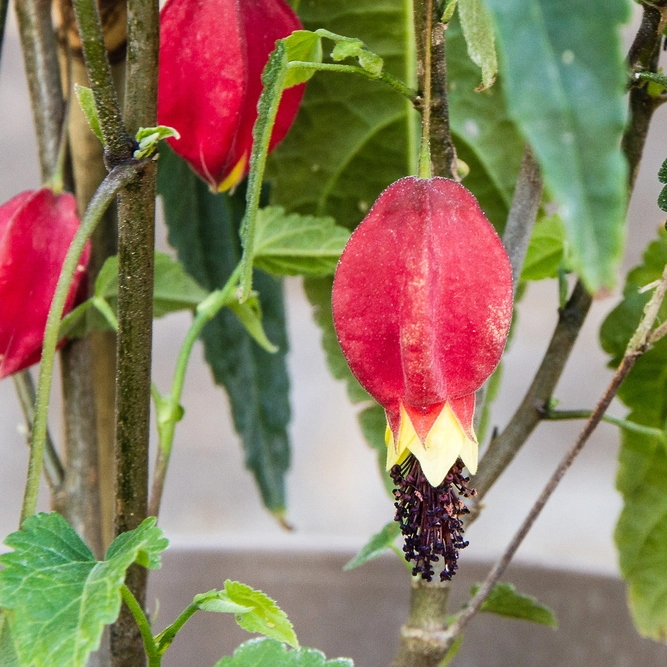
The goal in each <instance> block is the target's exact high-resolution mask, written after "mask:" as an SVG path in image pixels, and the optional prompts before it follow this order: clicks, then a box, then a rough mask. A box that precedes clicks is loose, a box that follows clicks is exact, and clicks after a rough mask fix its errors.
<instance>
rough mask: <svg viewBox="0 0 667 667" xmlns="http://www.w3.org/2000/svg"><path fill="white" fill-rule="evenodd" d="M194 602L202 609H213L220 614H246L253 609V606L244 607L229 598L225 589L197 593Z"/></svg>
mask: <svg viewBox="0 0 667 667" xmlns="http://www.w3.org/2000/svg"><path fill="white" fill-rule="evenodd" d="M193 602H194V604H196V605H197V608H198V609H201V610H202V611H212V612H216V613H218V614H245V613H246V612H249V611H252V607H244V606H243V605H240V604H236V602H232V601H231V600H230V599H229V596H228V595H227V593H225V591H216V590H212V591H209V592H208V593H200V594H199V595H195V598H194V601H193Z"/></svg>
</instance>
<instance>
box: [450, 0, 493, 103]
mask: <svg viewBox="0 0 667 667" xmlns="http://www.w3.org/2000/svg"><path fill="white" fill-rule="evenodd" d="M459 19H460V21H461V27H462V28H463V35H464V37H465V40H466V44H467V45H468V55H469V56H470V59H471V60H472V61H473V62H474V63H475V65H477V66H478V67H479V68H480V69H481V70H482V83H481V85H480V86H478V87H477V91H478V92H479V91H482V90H484V89H485V88H489V87H490V86H492V85H493V82H494V81H495V79H496V74H497V73H498V57H497V56H496V43H495V37H494V35H493V20H492V18H491V14H490V13H489V10H488V8H487V7H486V4H485V2H484V0H460V1H459Z"/></svg>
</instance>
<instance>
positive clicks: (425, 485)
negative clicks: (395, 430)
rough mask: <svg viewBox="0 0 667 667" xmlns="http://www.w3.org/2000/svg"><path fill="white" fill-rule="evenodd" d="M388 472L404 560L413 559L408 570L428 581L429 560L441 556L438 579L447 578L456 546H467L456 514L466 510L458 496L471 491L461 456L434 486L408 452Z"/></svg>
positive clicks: (453, 566)
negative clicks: (399, 462)
mask: <svg viewBox="0 0 667 667" xmlns="http://www.w3.org/2000/svg"><path fill="white" fill-rule="evenodd" d="M390 474H391V478H392V479H393V481H394V484H395V485H396V487H397V488H396V489H394V497H395V498H396V502H395V503H394V506H395V507H396V515H395V517H394V518H395V520H396V521H398V522H399V523H400V525H401V532H402V533H403V536H404V538H405V543H404V545H403V551H404V552H405V560H407V561H408V562H410V561H411V562H413V563H414V567H413V568H412V574H413V575H415V576H416V575H418V574H419V575H421V577H422V579H426V581H431V580H432V578H433V575H434V574H435V572H434V569H433V563H437V562H439V561H440V558H442V570H441V572H440V581H445V580H450V579H451V578H452V576H453V575H454V573H455V572H456V570H457V569H458V562H457V561H458V556H459V549H463V548H465V547H467V546H468V542H467V541H465V540H464V539H463V523H462V521H461V519H460V517H461V516H462V515H464V514H468V512H469V510H468V508H467V507H466V506H465V504H464V502H463V501H462V500H461V498H469V497H471V496H473V495H474V494H475V491H474V489H469V488H468V487H467V486H466V483H467V482H468V481H469V478H468V477H465V476H464V475H463V463H462V461H461V459H458V460H457V461H456V463H455V464H454V465H453V466H452V468H451V470H450V471H449V473H448V474H447V476H446V477H445V479H444V480H443V481H442V483H441V484H440V485H439V486H437V487H433V486H431V485H430V484H429V482H428V480H427V479H426V477H425V476H424V473H423V472H422V469H421V466H420V464H419V461H418V460H417V459H416V458H415V457H414V456H413V455H412V454H411V455H410V456H408V458H407V459H406V460H405V461H404V462H403V463H402V464H401V465H395V466H394V467H393V468H392V469H391V472H390Z"/></svg>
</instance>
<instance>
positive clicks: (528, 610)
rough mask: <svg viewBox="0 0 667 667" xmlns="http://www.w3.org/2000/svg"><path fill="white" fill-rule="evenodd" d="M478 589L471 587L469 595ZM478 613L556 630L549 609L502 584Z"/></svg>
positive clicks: (511, 586)
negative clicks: (537, 624) (513, 619)
mask: <svg viewBox="0 0 667 667" xmlns="http://www.w3.org/2000/svg"><path fill="white" fill-rule="evenodd" d="M478 589H479V584H477V585H475V586H474V587H473V589H472V591H471V592H470V594H471V595H475V593H476V592H477V590H478ZM480 611H485V612H488V613H491V614H497V615H498V616H504V617H505V618H516V619H520V620H523V621H531V622H532V623H539V624H540V625H548V626H549V627H550V628H553V629H554V630H555V629H557V628H558V621H557V620H556V616H555V615H554V613H553V611H552V610H551V609H549V607H545V606H544V605H541V604H539V603H538V602H537V600H536V599H535V598H534V597H532V596H531V595H524V594H523V593H519V592H517V590H516V588H514V586H513V585H512V584H506V583H502V582H501V583H498V584H496V585H495V586H494V587H493V589H492V590H491V593H490V595H489V597H488V598H486V600H485V602H484V604H483V605H482V608H481V610H480Z"/></svg>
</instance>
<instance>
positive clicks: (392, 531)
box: [343, 521, 401, 570]
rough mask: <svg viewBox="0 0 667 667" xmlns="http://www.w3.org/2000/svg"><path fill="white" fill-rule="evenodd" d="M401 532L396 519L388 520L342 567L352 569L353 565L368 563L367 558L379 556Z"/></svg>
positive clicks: (389, 547) (371, 558)
mask: <svg viewBox="0 0 667 667" xmlns="http://www.w3.org/2000/svg"><path fill="white" fill-rule="evenodd" d="M400 534H401V527H400V525H399V524H398V522H396V521H391V522H389V523H388V524H387V525H386V526H384V528H382V530H380V531H379V532H378V533H375V535H373V536H372V537H371V539H370V540H368V542H367V543H366V544H365V545H364V546H363V548H362V549H361V551H360V552H359V553H358V554H357V555H356V556H355V557H354V558H353V559H352V560H350V561H349V562H347V563H346V564H345V566H344V567H343V569H344V570H354V568H355V567H359V566H360V565H364V563H368V561H369V560H373V559H375V558H379V557H380V556H382V555H383V554H384V553H386V552H387V550H388V549H391V545H392V544H393V543H394V542H395V540H396V538H397V537H398V536H399V535H400Z"/></svg>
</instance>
